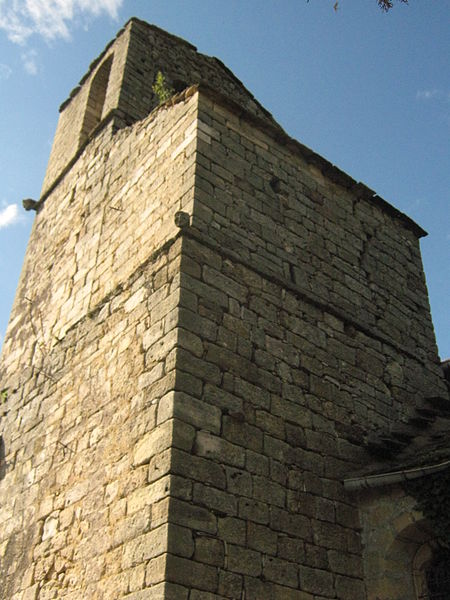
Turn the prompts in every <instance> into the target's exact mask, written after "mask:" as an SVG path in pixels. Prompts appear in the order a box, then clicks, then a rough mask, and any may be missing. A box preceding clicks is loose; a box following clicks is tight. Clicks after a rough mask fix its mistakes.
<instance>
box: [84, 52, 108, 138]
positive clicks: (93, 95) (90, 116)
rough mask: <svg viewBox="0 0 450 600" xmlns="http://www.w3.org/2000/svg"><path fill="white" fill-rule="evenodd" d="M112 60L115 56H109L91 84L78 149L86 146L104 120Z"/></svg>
mask: <svg viewBox="0 0 450 600" xmlns="http://www.w3.org/2000/svg"><path fill="white" fill-rule="evenodd" d="M112 60H113V55H111V56H109V57H108V58H107V59H106V60H105V62H104V63H103V64H102V65H101V66H100V67H99V69H98V71H97V73H96V74H95V76H94V78H93V80H92V82H91V87H90V89H89V96H88V100H87V104H86V111H85V113H84V119H83V126H82V127H81V133H80V140H79V145H78V147H80V146H82V145H83V144H84V142H85V141H86V140H87V139H88V137H89V135H90V134H91V133H92V132H93V131H94V129H95V128H96V127H97V125H98V124H99V123H100V121H101V119H102V113H103V105H104V104H105V98H106V90H107V89H108V81H109V74H110V72H111V65H112Z"/></svg>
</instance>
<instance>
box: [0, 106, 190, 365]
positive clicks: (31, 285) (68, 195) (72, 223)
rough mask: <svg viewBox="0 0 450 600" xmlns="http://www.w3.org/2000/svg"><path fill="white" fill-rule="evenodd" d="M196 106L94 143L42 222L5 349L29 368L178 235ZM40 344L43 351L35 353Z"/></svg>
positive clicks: (186, 206) (12, 360)
mask: <svg viewBox="0 0 450 600" xmlns="http://www.w3.org/2000/svg"><path fill="white" fill-rule="evenodd" d="M195 120H196V99H195V98H192V99H189V98H188V99H186V100H185V101H184V100H183V99H180V102H178V103H177V104H176V105H174V106H173V107H171V108H170V110H169V109H168V108H167V107H161V108H160V109H159V110H158V111H156V112H154V113H152V114H151V115H150V116H149V117H148V118H147V119H145V120H144V121H142V122H139V123H137V124H136V125H134V126H133V127H131V128H127V129H124V130H120V131H118V132H117V133H116V134H115V136H114V137H113V138H112V139H111V133H110V132H109V131H104V132H102V133H101V134H100V135H98V136H96V137H95V138H94V139H93V140H92V142H91V144H89V146H88V147H87V148H86V150H85V152H84V153H83V154H82V155H81V156H80V157H79V158H78V160H77V162H76V163H75V165H74V166H73V167H72V169H71V172H70V176H67V177H65V178H64V179H63V180H62V181H61V182H60V183H59V184H58V186H57V188H56V189H55V190H54V191H53V192H52V194H51V195H50V196H49V197H48V198H47V199H46V201H45V203H44V205H43V206H42V208H41V210H40V211H39V213H38V214H37V216H36V221H35V223H34V226H33V231H32V234H31V239H30V243H29V250H28V253H27V256H26V258H25V263H24V266H23V269H22V274H21V279H20V282H19V286H18V290H17V293H16V299H15V304H14V307H13V311H12V315H11V320H10V323H9V326H8V329H7V332H6V335H5V341H4V345H3V368H8V366H9V365H11V368H12V369H14V370H17V368H28V367H30V366H31V365H32V364H34V362H35V360H36V359H39V357H40V358H42V355H43V354H45V352H46V351H47V350H48V349H49V348H51V347H52V346H53V345H54V344H56V343H57V342H58V340H61V339H62V338H63V337H64V335H65V333H66V332H67V331H68V329H70V327H71V326H73V325H74V324H75V323H76V322H77V321H79V319H81V318H82V317H83V316H84V315H85V314H86V313H88V312H89V311H91V310H94V309H95V308H96V306H97V305H98V303H99V302H101V301H102V300H103V298H104V297H105V296H107V295H108V294H110V293H111V292H113V291H114V290H115V289H116V288H117V286H118V285H120V284H121V283H122V282H123V281H126V280H127V278H128V277H129V276H130V274H131V273H133V272H134V271H135V270H136V268H137V267H138V266H140V265H141V264H143V263H144V262H145V260H146V259H147V258H148V257H150V256H151V255H152V253H154V252H155V251H156V250H158V249H159V248H161V247H162V246H163V245H164V244H165V243H166V242H167V241H168V240H170V239H171V238H172V237H173V236H174V235H175V234H176V233H177V232H178V228H177V227H176V225H175V223H174V214H175V212H177V211H178V210H184V211H187V212H188V213H189V212H191V211H192V201H193V186H194V171H195V156H194V151H195V147H196V134H195ZM36 345H37V346H36Z"/></svg>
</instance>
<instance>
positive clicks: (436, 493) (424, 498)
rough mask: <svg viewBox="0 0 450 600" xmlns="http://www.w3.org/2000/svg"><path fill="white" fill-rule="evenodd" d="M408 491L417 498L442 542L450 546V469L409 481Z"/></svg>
mask: <svg viewBox="0 0 450 600" xmlns="http://www.w3.org/2000/svg"><path fill="white" fill-rule="evenodd" d="M407 491H408V493H409V494H411V495H412V496H414V498H415V499H416V500H417V508H418V509H419V510H420V511H421V512H422V514H423V515H424V517H425V518H426V519H427V520H428V521H429V522H430V524H431V525H432V527H433V529H434V531H435V532H436V535H437V536H438V538H439V541H440V543H441V544H442V545H443V546H444V547H446V548H450V469H446V470H445V471H441V472H439V473H435V474H433V475H428V476H427V477H421V478H419V479H415V480H414V481H410V482H408V484H407Z"/></svg>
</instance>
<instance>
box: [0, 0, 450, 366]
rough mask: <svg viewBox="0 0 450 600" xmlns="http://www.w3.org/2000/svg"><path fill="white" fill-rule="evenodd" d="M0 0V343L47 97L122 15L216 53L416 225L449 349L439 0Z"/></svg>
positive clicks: (449, 229)
mask: <svg viewBox="0 0 450 600" xmlns="http://www.w3.org/2000/svg"><path fill="white" fill-rule="evenodd" d="M333 5H334V0H310V1H309V2H307V1H306V0H227V1H226V2H224V0H164V1H162V0H0V131H1V139H2V143H1V144H0V169H1V171H0V174H1V177H0V281H1V284H0V286H1V293H0V341H1V338H2V337H3V334H4V332H5V329H6V325H7V321H8V317H9V312H10V309H11V305H12V302H13V298H14V293H15V288H16V286H17V282H18V278H19V275H20V269H21V265H22V260H23V255H24V252H25V249H26V244H27V240H28V236H29V231H30V227H31V224H32V220H33V214H34V213H32V214H30V213H25V212H24V211H23V209H22V207H21V200H22V199H23V198H27V197H32V198H35V199H37V198H38V197H39V193H40V188H41V185H42V181H43V177H44V173H45V168H46V164H47V160H48V156H49V153H50V148H51V143H52V139H53V135H54V131H55V127H56V122H57V118H58V107H59V105H60V104H61V102H63V101H64V100H65V99H66V98H67V96H68V94H69V92H70V90H71V89H72V88H73V87H75V85H76V84H77V83H78V81H79V79H80V78H81V77H82V76H83V74H84V73H85V72H86V70H87V68H88V66H89V64H90V62H91V61H92V60H93V58H95V57H96V56H97V55H98V54H99V53H100V52H101V51H102V50H103V48H104V46H105V45H106V44H107V43H108V41H109V40H110V39H112V38H113V37H114V36H115V34H116V32H117V31H118V29H120V27H121V26H122V25H123V23H124V22H125V21H126V20H128V19H129V18H130V17H131V16H137V17H140V18H142V19H144V20H146V21H149V22H150V23H154V24H156V25H158V26H160V27H162V28H164V29H167V30H168V31H170V32H171V33H174V34H176V35H179V36H181V37H183V38H185V39H187V40H189V41H190V42H191V43H193V44H195V45H196V46H197V48H198V49H199V51H201V52H203V53H205V54H209V55H214V56H217V57H218V58H220V59H221V60H222V61H223V62H224V63H225V64H226V65H227V66H228V67H229V68H231V70H232V71H233V72H234V73H235V74H236V75H237V77H239V78H240V79H241V80H242V81H243V82H244V84H245V85H246V86H247V87H248V88H249V89H250V90H251V91H252V92H253V94H254V95H255V96H256V97H257V98H258V100H259V101H260V102H261V103H262V104H263V105H264V106H265V107H266V108H267V109H268V110H270V111H271V112H272V114H273V115H274V117H275V118H276V119H277V120H278V122H279V123H280V124H281V125H282V126H283V127H284V129H285V130H286V131H287V133H289V135H291V136H292V137H294V138H296V139H298V140H299V141H301V142H302V143H303V144H305V145H307V146H309V147H311V148H312V149H313V150H315V151H316V152H318V153H319V154H322V155H323V156H324V157H325V158H327V159H328V160H330V161H331V162H333V163H334V164H336V165H337V166H339V167H340V168H341V169H343V170H344V171H346V172H347V173H348V174H349V175H351V176H352V177H354V178H355V179H357V180H360V181H363V182H364V183H366V184H367V185H368V186H369V187H370V188H372V189H374V190H375V191H376V192H377V193H378V194H379V195H380V196H382V197H383V198H384V199H385V200H387V201H388V202H390V203H391V204H393V205H394V206H396V207H397V208H398V209H400V210H401V211H403V212H405V213H406V214H408V215H409V216H410V217H411V218H412V219H414V220H415V221H416V222H417V223H419V224H420V225H421V226H422V227H423V228H424V229H425V230H426V231H428V233H429V236H428V237H426V238H424V239H423V240H422V242H421V247H422V256H423V261H424V267H425V273H426V277H427V284H428V289H429V293H430V303H431V309H432V315H433V321H434V325H435V330H436V336H437V341H438V346H439V351H440V355H441V358H446V357H450V319H449V308H448V305H449V302H448V298H449V294H450V283H449V281H450V267H449V262H450V261H449V246H450V217H449V214H450V211H449V190H450V160H449V158H450V152H449V134H450V68H449V56H450V36H449V30H450V27H449V26H450V0H434V1H427V2H424V1H423V0H410V3H409V5H405V4H400V3H398V4H394V8H393V9H392V10H391V11H390V12H389V13H388V14H384V13H383V12H381V11H380V10H379V8H378V7H377V4H376V0H339V5H338V10H337V11H335V10H333Z"/></svg>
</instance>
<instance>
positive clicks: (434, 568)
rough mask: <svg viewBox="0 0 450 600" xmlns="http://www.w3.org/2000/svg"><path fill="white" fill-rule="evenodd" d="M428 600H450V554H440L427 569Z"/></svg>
mask: <svg viewBox="0 0 450 600" xmlns="http://www.w3.org/2000/svg"><path fill="white" fill-rule="evenodd" d="M425 576H426V581H427V592H428V595H427V596H426V598H427V600H450V553H449V552H445V553H440V554H438V555H437V556H436V558H435V559H434V560H433V562H432V563H431V565H430V566H429V567H428V568H427V570H426V573H425Z"/></svg>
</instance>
